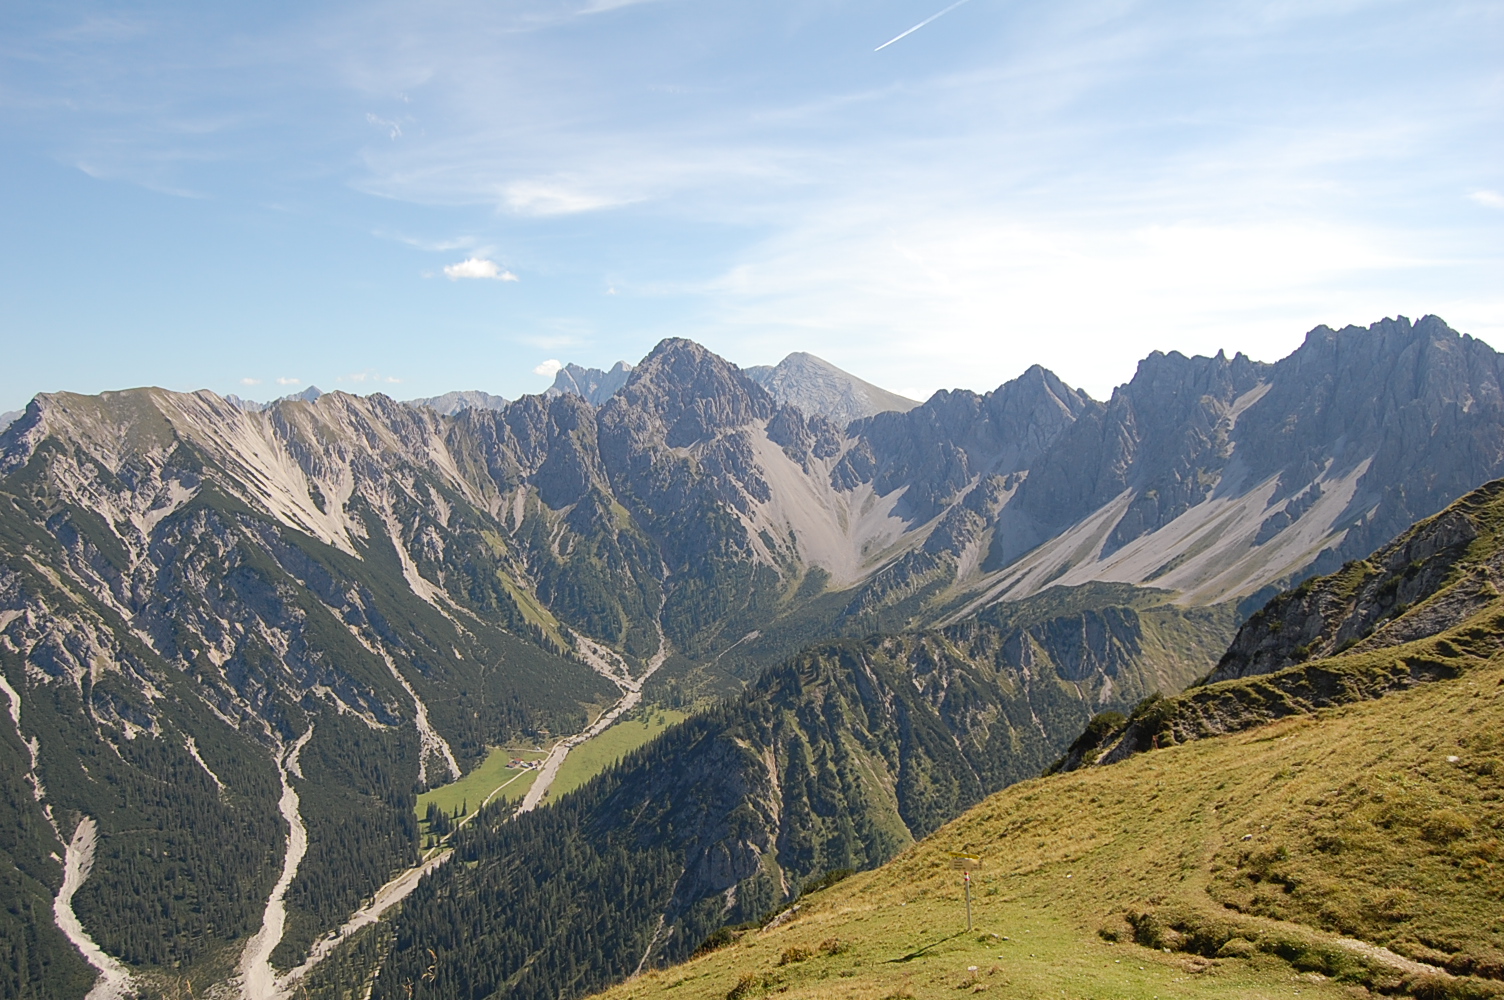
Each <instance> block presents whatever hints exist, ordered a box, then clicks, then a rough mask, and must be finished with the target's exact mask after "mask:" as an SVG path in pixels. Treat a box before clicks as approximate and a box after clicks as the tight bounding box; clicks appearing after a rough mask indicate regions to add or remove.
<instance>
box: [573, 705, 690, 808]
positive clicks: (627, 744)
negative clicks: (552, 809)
mask: <svg viewBox="0 0 1504 1000" xmlns="http://www.w3.org/2000/svg"><path fill="white" fill-rule="evenodd" d="M686 718H688V716H687V715H686V714H685V713H684V712H680V711H676V710H675V709H672V708H657V707H650V708H648V709H647V711H646V712H644V713H634V714H633V715H632V716H631V717H630V718H627V719H623V720H622V721H620V722H617V723H616V724H615V725H614V726H612V727H611V728H610V729H607V730H606V731H605V732H603V733H601V734H600V735H599V736H597V737H596V738H595V739H593V740H590V741H589V742H586V743H581V744H580V745H579V746H577V747H575V748H574V749H573V750H571V751H569V756H568V757H565V758H564V763H563V764H562V765H560V767H559V774H558V776H557V777H555V778H554V783H553V787H551V788H550V789H549V790H548V796H547V798H549V799H557V798H559V797H560V796H561V795H566V794H568V793H569V792H572V791H574V790H575V789H576V788H579V787H580V786H581V785H583V784H584V783H585V782H587V781H589V780H590V779H591V778H593V777H595V776H596V775H597V774H600V773H601V772H602V771H604V770H605V769H606V768H608V767H610V766H611V765H612V764H614V763H616V762H617V761H619V760H621V759H622V758H623V757H625V756H626V755H627V754H629V753H631V752H632V751H633V750H636V749H637V748H638V747H640V746H642V745H644V744H645V743H647V742H648V741H649V740H651V739H652V738H653V737H655V736H657V735H658V734H659V733H661V732H663V731H664V730H665V729H667V728H668V727H669V726H672V725H674V724H675V723H677V722H681V721H683V720H684V719H686Z"/></svg>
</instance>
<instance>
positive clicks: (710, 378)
mask: <svg viewBox="0 0 1504 1000" xmlns="http://www.w3.org/2000/svg"><path fill="white" fill-rule="evenodd" d="M775 408H776V407H775V404H774V402H773V398H772V397H771V396H770V395H768V393H767V391H766V390H764V389H763V387H762V386H760V385H758V384H757V383H756V382H753V381H752V380H751V379H749V378H747V376H746V375H745V374H744V373H743V372H742V370H741V369H740V368H738V367H737V366H736V365H733V364H732V363H731V362H729V361H726V360H725V359H724V358H721V357H719V356H718V355H716V354H714V353H713V352H711V351H710V350H708V349H706V348H704V347H702V346H700V345H699V344H697V343H695V342H694V341H692V340H684V339H681V338H669V339H667V340H664V341H663V342H661V343H660V344H659V345H658V346H657V347H655V348H653V351H652V353H651V354H649V355H648V356H647V357H646V358H645V359H643V362H642V363H641V364H640V365H638V366H637V367H636V368H635V369H633V371H632V374H631V375H630V376H629V377H628V379H627V382H626V384H625V385H624V386H622V388H621V389H620V390H619V391H618V392H617V394H616V395H615V396H614V397H612V399H611V400H610V402H609V403H608V404H607V407H606V412H607V413H610V414H612V417H611V418H610V419H612V420H613V422H617V421H620V419H621V418H622V417H623V416H624V415H625V414H626V413H628V412H630V411H635V412H637V413H640V414H643V415H644V416H651V418H652V420H653V421H654V422H658V423H661V425H662V427H663V434H664V441H665V443H666V444H668V446H669V447H670V448H684V447H688V446H690V445H693V444H697V443H700V442H703V441H708V440H710V439H711V438H713V437H715V435H716V433H717V432H718V431H723V430H729V429H732V428H736V427H743V426H745V425H747V424H750V423H753V422H757V421H764V420H767V419H769V418H770V417H772V415H773V411H774V409H775ZM602 416H603V419H607V417H606V413H603V415H602Z"/></svg>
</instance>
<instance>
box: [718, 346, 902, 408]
mask: <svg viewBox="0 0 1504 1000" xmlns="http://www.w3.org/2000/svg"><path fill="white" fill-rule="evenodd" d="M743 370H744V371H745V372H746V373H747V377H748V378H750V379H751V380H752V381H754V382H756V383H757V384H758V385H760V386H762V387H763V388H764V389H766V390H768V394H769V395H771V396H772V397H773V398H774V399H775V400H777V401H778V402H779V403H784V404H787V405H789V406H796V407H798V408H799V409H800V410H802V411H804V412H805V413H808V414H818V415H820V416H822V417H824V418H825V419H826V420H829V421H830V422H831V423H833V424H835V425H836V426H838V427H845V426H846V425H847V424H849V423H851V422H852V421H853V420H860V419H861V418H862V417H870V416H874V415H875V414H878V413H883V412H885V411H889V410H892V411H897V412H899V413H903V412H906V411H908V410H912V409H913V408H914V407H916V406H918V405H919V403H918V401H916V400H913V399H909V398H908V397H907V396H900V395H898V393H896V392H889V391H888V390H887V389H882V388H879V387H878V386H875V385H873V384H872V383H871V382H864V381H863V380H861V379H859V378H857V377H856V376H855V375H852V374H850V373H849V372H844V371H842V370H841V369H839V368H837V367H836V366H835V365H833V364H831V363H830V362H829V361H826V360H824V359H822V358H817V357H815V356H814V355H813V354H806V353H805V352H803V351H795V352H794V353H793V354H790V355H789V356H788V357H786V358H784V359H783V360H782V361H780V362H778V364H776V365H754V366H752V367H750V368H746V369H743Z"/></svg>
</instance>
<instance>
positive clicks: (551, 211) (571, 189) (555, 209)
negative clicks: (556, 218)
mask: <svg viewBox="0 0 1504 1000" xmlns="http://www.w3.org/2000/svg"><path fill="white" fill-rule="evenodd" d="M504 200H505V202H506V205H507V207H508V208H510V209H512V210H513V211H515V212H521V213H524V214H527V215H573V214H575V213H577V212H593V211H595V210H596V209H600V208H610V207H612V206H615V205H624V204H628V203H629V202H631V201H634V200H636V199H633V198H629V197H622V196H620V195H616V196H613V195H606V194H600V193H597V192H592V191H588V190H583V189H581V188H578V187H575V186H572V185H570V184H568V183H563V182H556V181H516V182H514V183H512V184H508V185H507V186H506V191H505V195H504Z"/></svg>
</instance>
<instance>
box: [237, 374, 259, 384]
mask: <svg viewBox="0 0 1504 1000" xmlns="http://www.w3.org/2000/svg"><path fill="white" fill-rule="evenodd" d="M240 384H241V385H260V384H261V380H260V379H259V378H251V377H250V376H246V377H245V378H243V379H241V380H240Z"/></svg>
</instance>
